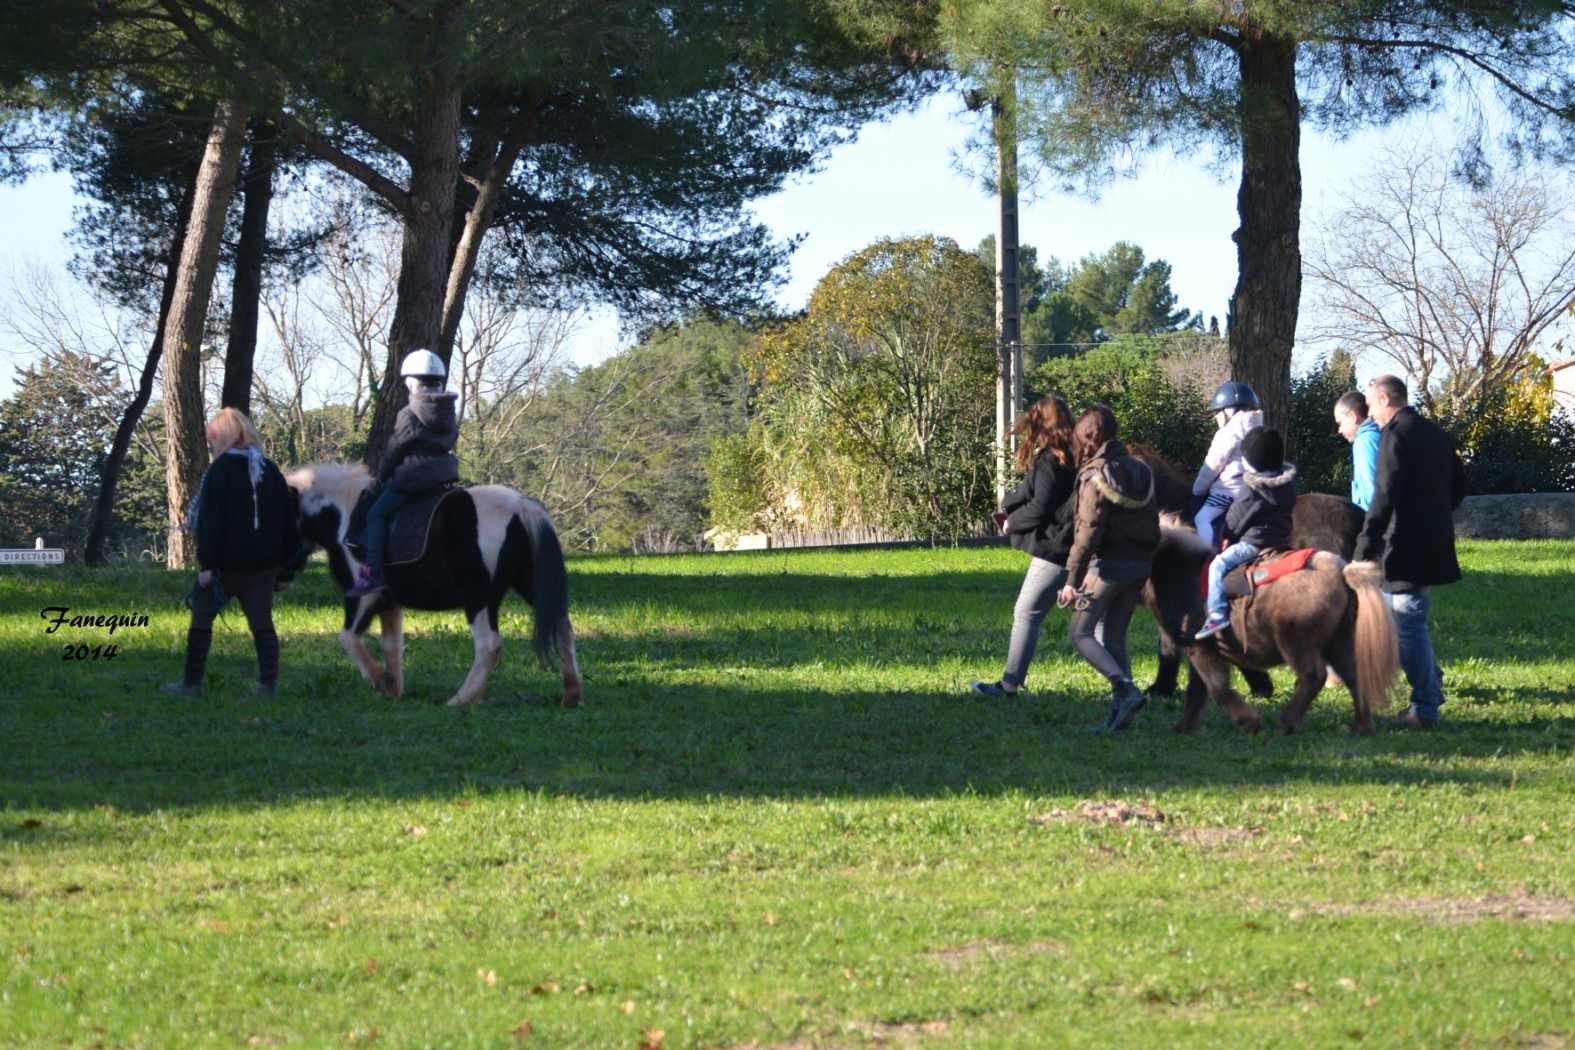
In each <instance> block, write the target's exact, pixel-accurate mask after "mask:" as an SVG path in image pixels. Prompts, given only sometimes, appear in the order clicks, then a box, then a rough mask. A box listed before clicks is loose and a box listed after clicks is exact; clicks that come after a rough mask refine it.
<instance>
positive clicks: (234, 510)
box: [159, 408, 298, 696]
mask: <svg viewBox="0 0 1575 1050" xmlns="http://www.w3.org/2000/svg"><path fill="white" fill-rule="evenodd" d="M205 434H206V437H207V440H208V450H209V451H210V452H211V453H213V463H212V464H211V465H209V467H208V469H207V470H206V471H205V472H204V473H203V475H202V484H201V485H199V486H198V488H197V495H196V497H195V498H194V499H193V500H192V503H191V511H190V513H189V515H188V516H187V521H186V527H187V528H188V529H190V530H191V531H193V532H195V533H196V534H197V567H198V569H199V570H200V571H199V572H198V573H197V586H196V588H195V589H194V590H193V598H192V601H191V625H190V627H188V628H187V631H186V669H185V674H184V675H183V676H182V678H181V680H180V681H179V682H169V683H166V684H164V685H161V686H159V692H161V693H166V694H170V695H175V696H197V695H199V694H200V693H201V692H202V673H203V668H204V666H205V665H206V664H207V660H208V648H209V646H210V645H212V643H213V618H214V617H215V616H217V615H218V612H219V609H220V608H221V607H222V606H223V605H224V603H225V602H226V601H227V600H228V598H229V596H231V595H233V596H234V597H235V598H237V599H238V600H239V601H240V603H241V609H242V611H244V612H245V613H246V623H247V625H248V626H249V627H250V628H251V632H252V641H253V642H254V643H255V644H256V646H257V689H256V692H257V694H259V695H264V696H273V695H274V694H275V692H276V691H277V689H278V682H279V636H278V635H277V634H276V633H275V632H274V627H273V593H274V583H275V581H276V579H277V578H278V573H279V567H280V566H281V565H283V564H284V563H285V562H286V561H288V560H289V558H290V556H291V555H292V554H294V553H295V549H296V547H297V546H298V538H297V536H296V531H295V508H294V505H293V504H292V502H291V500H290V490H289V487H288V486H287V485H286V484H285V481H284V475H283V474H281V473H279V468H278V467H277V466H275V465H274V463H273V461H272V460H270V459H269V458H268V457H267V456H266V455H264V454H263V448H262V439H261V438H259V437H258V436H257V428H256V427H255V426H253V425H252V421H251V420H250V419H248V418H246V414H245V413H244V412H241V411H240V410H238V409H235V408H222V409H220V410H219V413H218V414H217V415H216V416H214V417H213V419H212V420H211V421H210V422H209V423H208V426H207V429H206V431H205Z"/></svg>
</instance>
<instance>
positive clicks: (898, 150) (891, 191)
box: [0, 94, 1449, 396]
mask: <svg viewBox="0 0 1575 1050" xmlns="http://www.w3.org/2000/svg"><path fill="white" fill-rule="evenodd" d="M980 119H981V117H980V115H977V114H972V113H969V112H967V111H966V110H965V109H964V108H963V106H962V101H961V98H960V97H959V96H957V95H955V94H946V95H941V96H937V97H936V98H934V99H932V100H931V101H930V102H929V103H928V104H927V105H926V106H924V107H923V108H922V109H920V110H919V111H917V112H914V113H911V114H907V115H904V116H901V117H898V118H896V119H893V120H891V121H889V122H887V123H884V124H879V125H874V126H871V127H868V128H866V129H865V130H864V131H863V133H862V134H860V136H859V137H858V139H857V140H856V141H855V142H853V143H850V144H847V145H845V146H843V147H841V148H839V149H838V150H836V151H834V152H833V153H832V154H831V155H830V156H829V157H828V158H827V159H826V161H825V163H824V164H822V165H821V167H820V169H819V170H817V171H815V172H813V173H810V174H808V175H805V176H801V177H800V178H798V179H796V180H794V181H793V182H792V183H791V184H790V185H789V186H788V187H786V188H785V189H784V190H782V191H781V192H780V193H777V194H775V195H773V196H771V197H769V198H765V199H763V200H761V201H759V202H757V203H756V205H755V206H754V208H753V211H754V213H755V214H756V215H757V216H759V218H760V219H761V220H762V221H764V222H765V223H766V224H768V225H769V226H770V227H771V228H772V229H773V230H774V231H775V232H777V233H778V234H779V235H781V236H784V237H786V236H793V235H798V234H803V235H805V240H804V242H803V244H802V245H801V247H800V248H799V250H798V252H797V253H796V254H795V255H794V257H793V260H792V263H791V268H790V270H789V273H788V275H787V276H788V280H787V283H786V285H785V286H784V288H783V290H782V292H781V294H780V296H779V299H780V300H781V302H782V304H783V305H784V306H786V307H790V308H796V307H799V306H802V305H803V304H804V302H805V301H806V300H807V299H808V297H809V294H810V292H811V290H812V289H813V288H814V285H815V283H816V282H817V281H818V280H819V279H820V278H821V277H822V276H823V275H824V274H825V273H826V271H827V270H828V269H830V268H831V267H832V266H833V265H835V264H836V263H837V262H838V261H839V260H841V259H842V258H844V257H846V256H847V255H848V254H850V253H851V252H854V251H857V250H858V249H860V248H862V247H864V246H865V245H867V244H869V243H870V242H871V241H874V240H876V239H877V238H880V237H896V236H905V235H910V234H924V233H934V234H940V235H944V236H948V237H951V238H953V239H955V240H957V241H958V242H959V243H961V244H963V245H964V246H967V247H971V246H973V245H975V244H977V243H978V241H979V240H980V239H981V238H982V237H984V236H985V235H987V234H989V233H992V232H993V231H994V229H995V203H994V200H993V198H991V197H990V196H988V195H987V193H986V191H985V188H984V187H983V185H982V184H981V183H980V182H979V181H978V180H977V179H974V178H971V177H969V176H967V175H965V174H963V173H962V172H960V171H959V170H958V164H957V158H958V154H959V151H960V150H961V149H962V146H963V144H964V142H965V141H966V140H967V139H968V137H969V134H970V132H971V131H972V129H973V128H974V126H975V125H974V123H973V122H975V121H977V120H980ZM1448 132H1449V127H1448V124H1447V121H1443V120H1441V119H1436V118H1435V119H1432V120H1429V119H1427V118H1415V119H1412V120H1409V121H1407V122H1404V123H1402V124H1399V125H1396V126H1394V127H1391V128H1388V129H1385V130H1383V131H1367V132H1363V133H1361V134H1359V135H1356V136H1353V137H1351V138H1350V139H1348V140H1346V141H1343V142H1337V141H1334V140H1332V139H1330V138H1328V137H1327V136H1323V135H1319V134H1315V133H1313V132H1311V131H1310V130H1306V131H1304V133H1303V137H1302V176H1303V212H1302V220H1303V229H1304V230H1306V229H1307V228H1309V227H1310V225H1311V223H1312V222H1313V221H1314V220H1316V219H1317V218H1318V217H1319V216H1321V215H1322V214H1324V213H1325V212H1327V211H1328V210H1329V209H1330V208H1331V207H1332V206H1333V198H1334V195H1335V194H1336V193H1337V192H1338V191H1340V190H1342V189H1343V188H1344V187H1345V185H1346V183H1347V182H1348V180H1349V178H1350V177H1351V175H1353V174H1355V173H1356V172H1358V171H1360V170H1362V169H1363V168H1365V167H1366V166H1367V165H1368V164H1369V163H1370V161H1371V159H1372V156H1373V154H1374V152H1375V150H1376V148H1377V147H1378V146H1379V145H1380V144H1382V143H1384V142H1386V141H1387V142H1395V141H1403V140H1407V139H1413V138H1418V137H1421V138H1426V139H1435V138H1436V139H1439V140H1443V141H1447V140H1448ZM1208 162H1209V158H1208V157H1206V156H1193V157H1184V158H1177V157H1173V156H1170V155H1168V154H1166V153H1156V154H1153V155H1151V156H1149V157H1147V158H1146V159H1145V160H1144V163H1143V166H1142V169H1141V171H1140V174H1139V175H1138V177H1136V178H1131V179H1122V180H1118V181H1115V182H1112V183H1110V184H1109V185H1108V186H1106V187H1104V189H1103V192H1102V193H1101V194H1100V195H1099V196H1098V197H1097V198H1093V197H1090V196H1088V195H1086V194H1063V193H1052V192H1045V191H1040V192H1039V193H1038V194H1037V195H1036V196H1034V197H1033V198H1031V199H1026V200H1025V201H1024V202H1023V205H1022V211H1021V220H1020V229H1021V236H1022V239H1023V241H1024V242H1025V243H1028V244H1032V245H1034V246H1035V247H1036V248H1038V249H1039V253H1040V257H1041V258H1044V257H1048V256H1051V255H1054V256H1058V257H1059V258H1061V259H1063V260H1072V259H1077V258H1080V257H1082V256H1083V255H1086V254H1088V253H1090V252H1099V251H1104V250H1105V249H1106V248H1108V247H1110V245H1112V244H1113V243H1115V242H1116V241H1120V240H1127V241H1132V242H1134V243H1136V244H1137V245H1139V246H1140V247H1141V248H1142V249H1143V250H1144V252H1145V253H1146V254H1147V255H1148V257H1149V258H1151V259H1154V258H1161V259H1166V260H1168V261H1169V262H1170V263H1171V266H1172V268H1173V277H1172V288H1173V289H1174V290H1175V291H1176V293H1177V295H1178V297H1179V299H1180V303H1181V305H1182V306H1184V307H1186V308H1188V309H1191V310H1201V311H1202V312H1203V314H1204V316H1205V318H1206V317H1208V316H1209V315H1211V314H1214V315H1218V316H1219V317H1220V320H1221V323H1222V324H1223V323H1224V317H1225V311H1226V304H1227V303H1228V301H1229V299H1230V295H1231V291H1232V289H1233V288H1234V286H1235V279H1236V255H1235V245H1234V244H1233V243H1232V241H1231V233H1232V232H1233V231H1234V230H1235V228H1236V207H1235V193H1236V171H1237V169H1236V167H1235V165H1234V164H1232V165H1230V166H1228V167H1226V168H1225V169H1224V171H1223V177H1220V176H1221V173H1219V172H1214V171H1211V170H1210V169H1209V163H1208ZM72 203H73V198H72V193H71V186H70V181H69V179H67V178H66V177H65V176H63V175H48V176H43V177H39V178H36V179H34V180H32V181H30V182H28V183H27V184H25V185H23V186H21V187H5V188H0V229H3V230H4V231H5V236H4V239H3V241H0V274H3V273H5V272H7V271H9V270H10V269H11V268H13V267H14V266H15V265H17V264H18V263H20V262H23V261H26V260H36V261H39V262H42V263H45V264H47V265H51V266H63V265H64V262H65V260H66V258H67V257H68V254H69V251H70V246H69V244H68V243H67V242H66V232H67V230H68V228H69V226H70V222H71V208H72ZM618 346H619V337H618V333H617V326H616V323H615V319H614V318H612V317H610V316H608V315H606V314H599V315H597V316H596V318H595V319H594V320H593V321H592V323H590V324H589V325H587V326H586V327H585V328H584V329H583V330H582V331H581V332H580V333H579V334H578V336H577V337H576V339H575V342H574V345H573V353H574V357H575V359H576V360H577V361H579V362H581V363H591V362H594V361H597V360H600V359H601V358H603V357H605V356H606V355H607V354H609V353H611V352H612V351H614V350H615V349H617V348H618ZM1307 356H1308V355H1305V354H1304V355H1300V357H1299V359H1298V364H1299V365H1301V366H1305V364H1306V363H1307V360H1306V358H1307ZM20 361H21V358H20V357H18V356H17V355H16V354H15V353H14V348H13V347H10V346H8V345H7V344H6V343H5V342H4V341H3V338H0V396H3V395H4V394H6V393H9V391H10V389H11V388H12V383H11V374H12V372H13V368H12V367H11V366H12V365H14V364H16V363H20Z"/></svg>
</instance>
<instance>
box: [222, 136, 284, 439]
mask: <svg viewBox="0 0 1575 1050" xmlns="http://www.w3.org/2000/svg"><path fill="white" fill-rule="evenodd" d="M251 138H252V149H251V156H250V157H248V158H247V161H246V174H245V176H244V177H243V178H242V179H241V193H242V195H243V197H244V200H245V205H244V208H243V210H242V211H241V239H240V243H239V244H238V245H237V246H236V249H235V279H234V282H233V283H232V285H231V292H230V340H229V344H228V345H227V346H226V347H225V351H224V392H223V393H222V394H221V395H220V397H219V403H220V404H223V405H226V406H231V407H234V408H238V409H240V410H241V411H242V412H245V413H247V414H248V415H250V414H251V410H252V407H251V406H252V360H253V359H254V358H255V357H256V356H257V315H258V299H259V298H260V297H261V296H262V274H263V258H264V257H265V256H266V255H267V253H268V211H269V209H270V208H271V207H272V205H273V173H274V169H275V167H276V166H277V164H278V159H279V152H278V143H277V141H276V139H275V133H274V127H273V124H272V123H271V122H270V121H266V120H258V121H254V122H253V123H252V129H251Z"/></svg>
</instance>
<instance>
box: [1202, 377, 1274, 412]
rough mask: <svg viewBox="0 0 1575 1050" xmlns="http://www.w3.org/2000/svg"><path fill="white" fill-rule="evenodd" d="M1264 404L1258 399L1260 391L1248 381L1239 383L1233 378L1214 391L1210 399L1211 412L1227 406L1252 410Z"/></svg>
mask: <svg viewBox="0 0 1575 1050" xmlns="http://www.w3.org/2000/svg"><path fill="white" fill-rule="evenodd" d="M1262 407H1263V406H1262V405H1261V404H1260V403H1259V401H1258V392H1257V391H1255V390H1253V389H1252V387H1250V386H1248V385H1247V384H1246V383H1238V382H1236V380H1234V379H1232V380H1229V381H1227V382H1224V383H1221V384H1220V388H1219V389H1218V390H1216V391H1214V396H1213V397H1212V398H1210V399H1209V413H1210V414H1213V413H1215V412H1221V411H1224V410H1225V409H1227V408H1243V409H1247V410H1248V411H1252V410H1255V409H1258V408H1262Z"/></svg>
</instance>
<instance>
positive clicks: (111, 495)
mask: <svg viewBox="0 0 1575 1050" xmlns="http://www.w3.org/2000/svg"><path fill="white" fill-rule="evenodd" d="M194 193H195V186H193V185H192V184H191V183H188V184H187V186H186V192H185V194H184V195H183V196H182V198H181V202H180V212H179V214H178V217H177V219H176V223H175V235H174V236H173V237H172V238H170V247H169V251H168V252H167V253H166V255H165V264H164V266H165V269H164V291H163V293H162V294H161V295H160V296H159V323H158V327H157V328H156V329H154V332H153V343H152V345H150V346H149V347H148V358H147V360H146V361H144V362H143V364H142V376H141V377H140V378H139V379H138V380H137V393H136V395H135V396H134V397H133V398H132V399H131V404H129V405H127V406H126V411H125V412H123V413H121V416H120V425H119V426H118V427H116V428H115V440H114V441H112V442H110V446H109V456H108V458H106V459H105V460H104V469H103V470H102V471H101V472H100V474H99V482H98V496H97V498H96V499H95V500H94V502H93V520H92V523H91V524H90V525H89V526H88V538H87V549H86V550H85V551H84V552H83V561H85V562H86V563H87V564H89V565H108V564H109V555H108V552H107V551H106V550H105V549H104V548H105V545H106V544H107V543H108V542H109V530H110V526H111V525H113V524H114V520H115V491H116V489H117V488H118V487H119V486H120V471H121V468H122V467H124V466H125V463H126V453H127V451H129V450H130V448H131V436H132V435H133V434H134V433H136V430H137V424H138V423H140V422H141V421H142V412H143V410H144V409H145V408H147V407H148V399H149V398H151V397H152V396H153V379H154V377H155V376H156V375H158V371H159V359H160V358H161V357H163V355H164V323H165V321H166V320H167V319H168V317H169V314H170V303H171V302H172V301H173V300H174V298H175V279H176V277H177V275H178V274H179V273H180V257H181V250H182V247H183V246H184V245H185V243H186V228H187V226H188V225H190V222H191V200H192V195H193V194H194Z"/></svg>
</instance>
